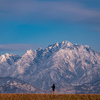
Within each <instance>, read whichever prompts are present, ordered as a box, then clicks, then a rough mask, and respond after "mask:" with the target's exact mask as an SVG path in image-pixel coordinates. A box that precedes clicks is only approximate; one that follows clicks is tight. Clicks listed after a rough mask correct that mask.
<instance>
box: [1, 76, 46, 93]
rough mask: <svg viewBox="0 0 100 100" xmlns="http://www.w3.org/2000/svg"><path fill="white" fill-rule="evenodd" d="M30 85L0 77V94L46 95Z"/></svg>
mask: <svg viewBox="0 0 100 100" xmlns="http://www.w3.org/2000/svg"><path fill="white" fill-rule="evenodd" d="M46 92H47V91H45V90H40V89H37V88H35V87H33V86H31V85H30V84H28V83H26V82H24V81H22V80H19V79H16V78H12V77H0V93H46Z"/></svg>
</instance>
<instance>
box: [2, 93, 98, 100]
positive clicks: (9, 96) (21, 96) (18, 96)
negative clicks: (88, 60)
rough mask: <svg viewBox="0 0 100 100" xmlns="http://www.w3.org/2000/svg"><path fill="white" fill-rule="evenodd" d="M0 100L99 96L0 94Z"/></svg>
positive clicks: (90, 97) (82, 99) (95, 97)
mask: <svg viewBox="0 0 100 100" xmlns="http://www.w3.org/2000/svg"><path fill="white" fill-rule="evenodd" d="M0 100H100V95H92V94H90V95H82V94H80V95H75V94H70V95H67V94H56V95H51V94H0Z"/></svg>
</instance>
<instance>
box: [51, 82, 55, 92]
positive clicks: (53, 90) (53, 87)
mask: <svg viewBox="0 0 100 100" xmlns="http://www.w3.org/2000/svg"><path fill="white" fill-rule="evenodd" d="M51 88H52V93H51V94H53V93H54V94H55V84H53V86H52V87H51Z"/></svg>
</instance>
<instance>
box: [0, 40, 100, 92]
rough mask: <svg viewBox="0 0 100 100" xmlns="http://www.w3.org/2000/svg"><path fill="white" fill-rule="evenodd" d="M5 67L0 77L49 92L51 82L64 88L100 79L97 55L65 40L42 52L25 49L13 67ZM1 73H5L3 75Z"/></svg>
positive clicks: (41, 50) (98, 56)
mask: <svg viewBox="0 0 100 100" xmlns="http://www.w3.org/2000/svg"><path fill="white" fill-rule="evenodd" d="M16 59H17V58H16ZM6 64H7V62H6ZM6 64H5V63H4V65H3V66H5V67H6V68H7V69H5V68H4V67H2V63H0V65H1V66H0V67H1V68H0V71H1V72H2V73H1V74H0V75H1V76H10V77H14V78H18V79H21V80H24V81H25V82H28V83H29V84H31V85H32V86H35V87H38V88H40V89H46V90H50V87H51V85H52V84H53V83H55V84H56V87H57V88H64V87H67V86H77V85H82V84H85V83H89V82H92V81H95V80H98V79H99V78H100V55H99V52H96V51H94V50H92V49H91V47H89V46H87V45H85V46H83V45H79V44H72V43H71V42H68V41H63V42H61V43H55V44H51V45H49V46H48V47H47V48H45V49H44V50H43V49H41V48H39V49H37V50H35V51H32V50H28V51H27V52H26V53H25V54H24V55H23V56H22V57H19V59H17V60H16V61H15V62H13V64H11V65H9V66H7V65H6ZM3 71H5V72H6V74H5V73H4V74H3ZM9 71H10V73H9Z"/></svg>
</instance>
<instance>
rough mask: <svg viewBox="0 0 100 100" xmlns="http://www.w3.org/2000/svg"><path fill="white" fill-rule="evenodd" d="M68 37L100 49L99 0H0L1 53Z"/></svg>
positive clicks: (30, 47)
mask: <svg viewBox="0 0 100 100" xmlns="http://www.w3.org/2000/svg"><path fill="white" fill-rule="evenodd" d="M65 40H68V41H70V42H71V43H73V44H75V43H77V44H82V45H89V46H90V47H91V48H92V49H94V50H96V51H100V0H0V54H4V53H6V52H8V53H16V54H19V55H22V54H24V53H25V52H26V50H28V49H32V50H35V49H37V48H38V47H42V48H45V47H47V46H48V45H49V44H52V43H56V42H62V41H65Z"/></svg>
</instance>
